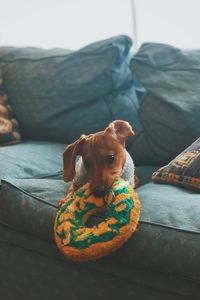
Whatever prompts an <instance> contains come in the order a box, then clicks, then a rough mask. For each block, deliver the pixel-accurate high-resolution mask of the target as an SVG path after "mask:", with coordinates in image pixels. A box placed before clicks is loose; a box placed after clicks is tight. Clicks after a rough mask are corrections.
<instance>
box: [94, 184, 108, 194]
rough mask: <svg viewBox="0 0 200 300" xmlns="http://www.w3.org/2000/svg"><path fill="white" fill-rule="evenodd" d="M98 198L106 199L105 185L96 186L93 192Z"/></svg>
mask: <svg viewBox="0 0 200 300" xmlns="http://www.w3.org/2000/svg"><path fill="white" fill-rule="evenodd" d="M93 194H94V195H95V196H96V197H104V196H105V195H106V188H105V186H104V185H100V186H96V187H95V188H94V190H93Z"/></svg>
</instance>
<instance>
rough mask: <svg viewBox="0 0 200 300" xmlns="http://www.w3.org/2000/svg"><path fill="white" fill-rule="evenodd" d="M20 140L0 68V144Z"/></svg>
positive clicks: (13, 142)
mask: <svg viewBox="0 0 200 300" xmlns="http://www.w3.org/2000/svg"><path fill="white" fill-rule="evenodd" d="M20 141H21V134H20V131H19V125H18V122H17V120H16V119H15V118H14V117H13V110H12V108H11V106H10V105H9V103H8V97H7V95H6V93H5V90H4V87H3V80H2V73H1V70H0V146H4V145H9V144H16V143H19V142H20Z"/></svg>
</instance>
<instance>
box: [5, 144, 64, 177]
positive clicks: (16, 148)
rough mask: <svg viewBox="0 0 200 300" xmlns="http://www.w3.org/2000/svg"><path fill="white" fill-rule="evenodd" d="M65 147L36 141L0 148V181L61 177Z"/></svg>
mask: <svg viewBox="0 0 200 300" xmlns="http://www.w3.org/2000/svg"><path fill="white" fill-rule="evenodd" d="M65 147H66V145H64V144H59V143H48V142H37V141H26V142H23V143H20V144H17V145H12V146H4V147H0V162H1V168H0V180H1V179H9V178H17V179H20V178H21V179H22V178H45V177H46V178H47V177H50V178H57V177H61V176H62V153H63V150H64V149H65Z"/></svg>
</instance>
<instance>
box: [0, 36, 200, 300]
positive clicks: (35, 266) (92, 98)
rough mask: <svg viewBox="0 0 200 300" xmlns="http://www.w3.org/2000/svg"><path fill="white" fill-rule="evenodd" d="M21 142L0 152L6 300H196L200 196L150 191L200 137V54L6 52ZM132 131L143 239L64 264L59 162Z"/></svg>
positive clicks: (114, 46)
mask: <svg viewBox="0 0 200 300" xmlns="http://www.w3.org/2000/svg"><path fill="white" fill-rule="evenodd" d="M0 69H1V71H2V77H3V83H4V87H5V91H6V93H7V96H8V100H9V103H10V105H11V106H12V108H13V111H14V114H15V118H16V119H17V121H18V123H19V128H20V131H21V136H22V140H21V142H20V143H16V144H14V145H6V146H1V147H0V179H1V189H0V298H1V299H5V300H6V299H30V300H31V299H37V300H38V299H42V300H45V299H52V300H53V299H59V298H61V297H62V299H70V300H75V299H93V298H95V299H116V300H117V299H119V300H121V299H126V300H128V299H140V300H143V299H144V300H155V299H159V300H160V299H162V300H165V299H166V300H173V299H174V300H175V299H176V300H179V299H180V300H183V299H199V297H200V218H199V216H200V194H199V192H197V191H193V190H189V189H186V188H181V187H177V186H174V185H169V184H158V183H155V182H153V181H152V173H153V172H154V171H156V170H157V169H158V168H159V167H160V166H164V165H166V164H168V163H169V162H170V161H171V160H172V159H173V158H174V157H176V156H177V155H178V154H179V153H180V152H181V151H182V150H184V149H185V148H186V147H188V146H189V145H190V144H191V143H192V142H193V141H194V140H195V139H197V138H198V137H199V136H200V119H199V115H200V94H199V82H200V51H199V50H190V51H189V50H181V49H177V48H175V47H172V46H169V45H164V44H157V43H145V44H143V45H142V46H141V48H140V49H139V50H138V51H137V52H136V53H133V51H132V40H131V39H130V38H129V37H127V36H116V37H112V38H110V39H106V40H103V41H98V42H96V43H93V44H91V45H88V46H85V47H83V48H81V49H79V50H77V51H71V50H68V49H49V50H47V49H39V48H29V47H26V48H15V47H0ZM115 119H123V120H126V121H128V122H129V123H130V124H131V125H132V126H133V128H134V131H135V133H136V134H135V136H134V137H133V138H131V139H130V140H129V141H128V143H127V150H128V151H129V153H130V154H131V156H132V158H133V160H134V163H135V166H136V175H137V176H138V177H139V180H140V183H141V185H140V187H139V188H137V189H136V192H137V194H138V197H139V199H140V202H141V206H142V207H141V216H140V221H139V226H138V230H137V231H136V232H135V233H134V234H133V236H132V237H131V238H130V239H129V240H128V241H127V242H126V243H125V244H124V245H123V247H121V248H120V249H119V250H117V251H116V252H114V253H112V254H110V255H108V256H106V257H104V258H102V259H99V260H97V261H95V262H89V263H76V262H72V261H70V260H67V259H66V258H65V257H64V256H63V255H62V254H61V253H60V252H59V251H58V249H57V248H56V246H55V243H54V237H53V224H54V219H55V215H56V212H57V209H58V201H59V199H60V198H63V197H64V196H65V195H66V193H67V188H68V187H69V184H70V183H66V182H64V181H63V177H62V153H63V150H64V149H65V147H66V146H67V144H69V143H71V142H73V141H74V140H76V139H77V138H78V137H79V136H80V135H81V134H82V133H85V134H88V133H93V132H96V131H99V130H102V129H104V128H105V127H106V126H107V125H108V124H109V122H111V121H113V120H115Z"/></svg>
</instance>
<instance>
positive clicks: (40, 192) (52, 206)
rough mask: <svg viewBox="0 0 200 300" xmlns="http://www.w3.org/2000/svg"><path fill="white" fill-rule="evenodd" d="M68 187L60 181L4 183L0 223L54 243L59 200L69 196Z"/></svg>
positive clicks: (0, 199) (0, 200)
mask: <svg viewBox="0 0 200 300" xmlns="http://www.w3.org/2000/svg"><path fill="white" fill-rule="evenodd" d="M67 186H68V184H67V183H65V182H64V181H63V180H57V179H54V180H52V179H10V180H2V185H1V194H0V223H1V224H4V225H6V226H8V227H10V228H12V229H14V230H17V231H21V232H25V233H29V234H31V235H34V236H37V237H39V238H42V239H45V240H49V239H50V240H52V239H53V222H54V218H55V215H56V212H57V207H58V201H59V199H60V198H63V197H64V196H65V195H66V191H67Z"/></svg>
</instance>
